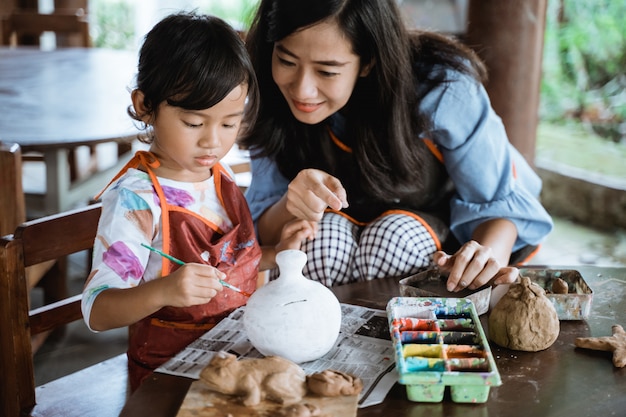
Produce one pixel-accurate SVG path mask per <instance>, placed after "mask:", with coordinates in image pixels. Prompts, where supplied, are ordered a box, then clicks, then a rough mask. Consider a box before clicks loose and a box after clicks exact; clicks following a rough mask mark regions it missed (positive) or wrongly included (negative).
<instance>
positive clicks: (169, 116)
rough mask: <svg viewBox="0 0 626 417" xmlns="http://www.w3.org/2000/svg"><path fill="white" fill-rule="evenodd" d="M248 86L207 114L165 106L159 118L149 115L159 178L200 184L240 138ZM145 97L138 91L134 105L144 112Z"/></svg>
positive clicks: (232, 94) (152, 148)
mask: <svg viewBox="0 0 626 417" xmlns="http://www.w3.org/2000/svg"><path fill="white" fill-rule="evenodd" d="M246 93H247V85H245V84H243V85H239V86H237V87H235V88H234V89H233V90H232V91H231V92H230V93H228V95H227V96H226V97H224V99H223V100H222V101H220V102H219V103H217V104H216V105H215V106H213V107H210V108H208V109H204V110H185V109H183V108H180V107H174V106H170V105H169V104H167V102H165V101H164V102H163V103H161V104H160V105H159V109H158V113H157V116H156V117H155V118H151V116H149V115H146V116H145V120H143V121H144V122H146V123H151V124H152V128H153V130H154V142H153V143H152V145H151V146H150V151H151V152H153V153H154V154H155V155H156V156H157V157H158V159H159V161H160V162H161V166H160V167H158V168H157V169H156V170H155V172H156V174H157V175H158V176H161V177H164V178H169V179H173V180H177V181H185V182H200V181H204V180H206V179H207V178H209V177H210V176H211V168H212V167H213V166H214V165H215V164H216V163H217V162H218V161H219V160H220V159H222V158H223V157H224V155H226V153H227V152H228V151H229V150H230V149H231V148H232V146H233V144H234V143H235V139H236V138H237V134H238V132H239V128H240V126H241V121H242V118H243V111H244V105H245V101H246ZM142 103H143V94H142V93H141V92H140V91H138V90H135V92H134V93H133V105H134V107H135V110H136V111H137V112H138V114H145V112H142V107H143V104H142Z"/></svg>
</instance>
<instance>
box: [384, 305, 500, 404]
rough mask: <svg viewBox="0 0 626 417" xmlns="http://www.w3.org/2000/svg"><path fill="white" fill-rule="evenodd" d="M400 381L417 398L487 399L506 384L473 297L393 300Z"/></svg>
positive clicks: (392, 324) (391, 324)
mask: <svg viewBox="0 0 626 417" xmlns="http://www.w3.org/2000/svg"><path fill="white" fill-rule="evenodd" d="M387 319H388V321H389V332H390V334H391V341H392V343H393V344H394V348H395V349H394V351H395V359H396V369H397V371H398V374H399V381H398V382H399V383H400V384H403V385H406V392H407V397H408V398H409V400H411V401H417V402H440V401H442V400H443V398H444V393H445V391H446V387H448V388H449V390H450V396H451V398H452V401H454V402H457V403H484V402H485V401H487V398H488V397H489V389H490V388H491V387H492V386H499V385H501V384H502V381H501V379H500V374H499V373H498V369H497V368H496V364H495V362H494V360H493V355H492V353H491V349H490V348H489V343H488V342H487V338H486V337H485V333H484V331H483V328H482V326H481V324H480V321H479V318H478V314H477V313H476V308H475V306H474V304H473V303H472V301H471V300H469V299H467V298H425V297H395V298H392V299H391V300H390V301H389V303H388V304H387Z"/></svg>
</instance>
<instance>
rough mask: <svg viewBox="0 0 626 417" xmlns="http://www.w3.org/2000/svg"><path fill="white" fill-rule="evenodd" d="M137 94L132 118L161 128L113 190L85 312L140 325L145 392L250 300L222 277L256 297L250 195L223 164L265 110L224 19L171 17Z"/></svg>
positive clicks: (137, 354) (297, 227) (160, 30)
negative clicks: (164, 368) (168, 365)
mask: <svg viewBox="0 0 626 417" xmlns="http://www.w3.org/2000/svg"><path fill="white" fill-rule="evenodd" d="M131 97H132V109H131V108H129V114H130V115H131V116H132V117H133V118H134V119H135V120H137V121H139V122H141V123H143V124H144V127H145V128H147V127H148V126H150V131H149V132H150V138H149V143H151V146H150V151H149V152H138V153H137V154H136V155H135V157H134V159H133V160H132V161H131V162H129V164H128V165H127V166H126V167H125V168H124V169H123V170H122V171H121V172H120V173H119V174H118V176H117V177H116V178H114V180H113V182H112V184H111V185H110V187H109V188H108V190H107V191H106V192H105V193H104V194H103V199H102V216H101V219H100V223H99V226H98V234H97V237H96V240H95V246H94V257H93V268H92V271H91V274H90V276H89V279H88V281H87V283H86V286H85V289H84V291H83V301H82V310H83V314H84V318H85V322H86V323H87V325H88V326H89V327H90V328H91V329H92V330H94V331H102V330H107V329H111V328H116V327H122V326H130V331H129V349H128V360H129V373H130V381H131V389H132V390H135V389H136V388H137V386H138V385H139V384H140V382H141V380H142V379H143V378H145V376H147V375H148V374H149V373H150V372H151V371H152V370H154V369H155V368H156V367H158V366H159V365H161V364H162V363H163V362H165V361H167V360H168V359H169V358H171V357H172V356H173V355H174V354H176V353H177V352H179V351H180V350H182V349H183V348H184V347H185V346H186V345H188V344H189V343H190V342H192V341H193V340H195V339H196V338H198V337H199V336H200V335H202V334H203V333H204V332H206V331H207V330H208V329H210V328H211V327H212V326H214V325H215V323H217V322H218V321H219V320H221V319H222V318H223V317H225V316H226V315H228V314H229V313H230V312H231V311H233V310H234V309H236V308H237V307H239V306H241V305H244V304H245V303H246V302H247V297H246V295H244V294H242V293H239V292H236V291H234V290H232V289H229V288H224V287H223V286H222V285H221V283H220V281H219V280H220V279H221V280H224V281H226V282H228V283H230V284H232V285H234V286H236V287H238V288H240V289H241V290H243V291H244V292H246V293H251V292H253V291H254V289H255V288H256V283H257V274H258V269H259V261H260V258H261V249H260V247H259V245H258V243H257V240H256V238H255V232H254V227H253V224H252V219H251V217H250V212H249V209H248V206H247V204H246V201H245V199H244V197H243V194H242V193H241V191H240V190H239V188H238V186H237V185H236V184H235V182H234V181H233V176H232V174H231V173H230V172H228V171H227V170H226V169H225V167H223V166H222V165H220V163H219V161H220V159H221V158H222V157H223V156H224V155H225V154H226V153H227V152H228V151H229V150H230V149H231V147H232V146H233V144H234V142H235V138H236V137H237V134H238V132H239V130H240V127H242V126H243V127H246V126H247V124H248V123H252V122H253V119H254V116H255V114H256V112H257V106H258V92H257V85H256V81H255V76H254V72H253V69H252V65H251V63H250V61H249V59H248V55H247V53H246V50H245V47H244V45H243V42H242V41H241V40H240V38H239V36H238V34H237V33H236V32H235V31H234V30H233V29H232V28H231V27H230V26H229V25H228V24H226V23H225V22H223V21H222V20H220V19H218V18H215V17H209V16H199V15H194V14H176V15H172V16H169V17H166V18H165V19H163V20H162V21H161V22H160V23H158V24H157V25H156V26H155V27H154V28H153V29H152V30H151V31H150V32H149V33H148V35H147V36H146V38H145V42H144V44H143V46H142V48H141V53H140V57H139V67H138V76H137V88H136V89H135V90H133V91H132V95H131ZM246 101H247V104H246ZM244 110H245V112H244ZM307 233H308V232H307V228H306V224H304V223H295V224H291V225H289V226H287V227H286V228H285V240H284V241H283V242H282V243H281V244H279V245H277V247H276V248H275V249H274V248H267V249H268V250H266V251H265V255H264V261H265V262H261V263H262V266H261V267H262V268H263V267H265V268H266V267H269V266H274V265H273V255H274V253H275V250H281V249H286V248H299V247H300V241H301V239H303V238H305V237H306V236H307ZM144 245H147V246H151V247H154V248H157V249H159V250H161V251H163V252H165V253H166V254H169V255H171V256H173V257H175V258H178V259H179V260H182V261H183V262H184V263H185V264H184V265H183V266H180V265H178V264H176V263H174V262H172V261H170V260H168V259H166V258H164V257H162V256H160V255H159V254H157V253H155V252H152V251H150V250H149V249H148V248H147V247H146V246H144Z"/></svg>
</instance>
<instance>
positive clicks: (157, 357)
mask: <svg viewBox="0 0 626 417" xmlns="http://www.w3.org/2000/svg"><path fill="white" fill-rule="evenodd" d="M158 164H159V162H158V160H156V158H155V157H154V155H152V154H150V153H147V152H138V153H137V154H136V155H135V157H134V158H133V159H132V160H131V162H129V164H128V165H127V166H126V167H125V168H124V169H123V170H122V172H124V171H125V170H126V169H128V168H129V167H133V168H137V167H139V166H142V167H144V168H145V169H146V171H147V172H148V174H149V175H150V178H151V179H152V183H153V185H154V189H155V192H156V194H157V195H158V197H159V202H160V206H161V210H162V213H161V216H162V228H163V229H162V234H163V252H165V253H167V254H170V255H172V256H174V257H175V258H178V259H180V260H182V261H183V262H186V263H187V262H196V263H201V264H204V263H207V262H205V261H203V260H202V258H201V255H202V253H203V252H208V253H209V261H208V264H209V265H212V266H214V267H216V268H218V269H219V270H220V271H222V272H224V273H225V274H226V281H228V282H229V283H230V284H233V285H235V286H236V287H239V288H240V289H242V290H243V291H245V292H247V293H252V292H253V291H254V290H255V289H256V282H257V274H258V264H259V260H260V257H261V249H260V247H259V245H258V242H257V239H256V236H255V232H254V226H253V224H252V218H251V217H250V211H249V209H248V205H247V203H246V200H245V197H244V196H243V194H242V192H241V191H240V189H239V187H238V186H237V184H235V182H234V181H233V180H232V178H231V177H230V176H229V175H228V173H227V172H226V171H224V168H223V167H222V166H221V165H220V164H219V163H218V164H216V165H215V166H214V167H213V179H214V182H215V189H216V191H217V195H218V198H219V199H220V202H221V204H222V206H223V207H224V208H225V210H226V213H227V214H228V216H229V218H230V220H231V222H232V224H233V228H232V229H231V230H230V231H229V232H227V233H223V232H222V231H221V230H220V229H219V228H218V227H217V226H216V225H215V224H213V223H212V222H210V221H208V220H207V219H205V218H203V217H200V216H199V215H198V214H197V213H194V212H191V211H189V210H187V209H185V208H183V207H180V206H175V205H171V204H168V202H167V201H166V198H165V195H164V193H163V189H162V188H161V185H160V184H159V181H158V179H157V177H156V175H155V174H154V172H153V171H152V169H151V168H155V167H157V166H158ZM178 268H179V265H177V264H175V263H172V262H170V261H169V260H167V259H165V258H163V272H162V276H166V275H169V274H170V273H172V272H174V271H175V270H176V269H178ZM246 302H247V297H246V296H244V295H242V294H240V293H238V292H236V291H233V290H230V289H228V288H224V290H223V291H220V292H219V293H218V294H217V296H215V297H214V298H213V299H212V300H211V301H210V302H209V303H207V304H203V305H198V306H192V307H184V308H182V307H164V308H162V309H161V310H159V311H157V312H156V313H154V314H152V315H151V316H148V317H146V318H145V319H143V320H141V321H139V322H138V323H135V324H133V325H131V326H130V328H129V347H128V368H129V376H130V383H131V390H133V391H134V390H135V389H136V388H137V387H138V386H139V384H140V383H141V381H142V380H143V379H144V378H145V377H146V376H148V375H149V374H150V372H152V371H153V370H154V369H156V368H157V367H159V366H160V365H162V364H163V363H164V362H166V361H167V360H169V359H170V358H172V357H173V356H174V355H175V354H176V353H178V352H179V351H181V350H182V349H184V348H185V347H186V346H187V345H188V344H190V343H191V342H193V341H194V340H195V339H197V338H198V337H200V336H201V335H202V334H204V333H205V332H206V331H207V330H209V329H210V328H212V327H213V326H215V324H216V323H218V322H219V321H220V320H221V319H223V318H224V317H226V316H227V315H228V314H229V313H231V312H232V311H233V310H235V309H236V308H238V307H240V306H242V305H244V304H245V303H246Z"/></svg>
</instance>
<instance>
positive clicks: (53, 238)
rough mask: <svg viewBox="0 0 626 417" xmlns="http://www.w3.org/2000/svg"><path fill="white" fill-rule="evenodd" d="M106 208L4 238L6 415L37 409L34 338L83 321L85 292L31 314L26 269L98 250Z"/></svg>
mask: <svg viewBox="0 0 626 417" xmlns="http://www.w3.org/2000/svg"><path fill="white" fill-rule="evenodd" d="M100 212H101V207H100V204H94V205H91V206H88V207H85V208H81V209H77V210H72V211H68V212H64V213H61V214H55V215H51V216H47V217H43V218H40V219H37V220H32V221H29V222H25V223H23V224H21V225H20V226H18V227H17V229H16V230H15V232H14V233H13V234H12V235H6V236H4V237H2V238H0V323H1V326H2V331H1V333H0V375H2V378H3V380H4V381H6V382H5V384H3V385H4V387H3V389H2V390H0V415H4V416H14V415H22V414H28V413H29V412H30V410H31V409H32V408H33V407H34V405H35V382H34V366H33V355H32V348H31V336H33V335H36V334H39V333H42V332H46V331H48V330H52V329H55V328H58V327H60V326H63V325H65V324H68V323H70V322H72V321H75V320H79V319H81V317H82V315H81V310H80V297H81V296H80V294H79V295H75V296H73V297H70V298H67V299H64V300H61V301H58V302H55V303H53V304H49V305H44V306H43V307H40V308H38V309H35V310H32V311H31V310H30V307H29V302H28V288H27V283H26V268H27V267H29V266H31V265H35V264H39V263H42V262H46V261H49V260H52V259H58V258H62V257H65V256H67V255H70V254H72V253H76V252H80V251H83V250H87V249H90V248H92V247H93V242H94V239H95V236H96V231H97V227H98V220H99V218H100Z"/></svg>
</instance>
